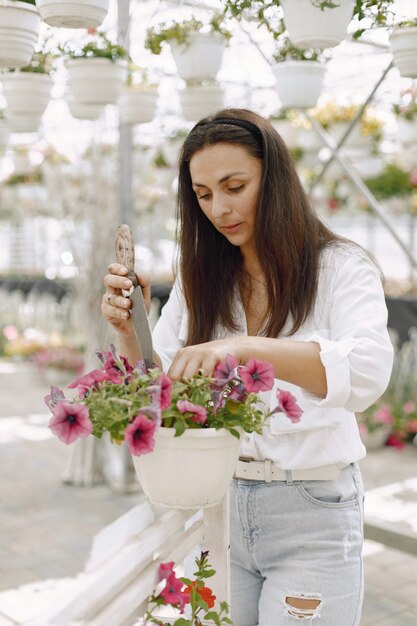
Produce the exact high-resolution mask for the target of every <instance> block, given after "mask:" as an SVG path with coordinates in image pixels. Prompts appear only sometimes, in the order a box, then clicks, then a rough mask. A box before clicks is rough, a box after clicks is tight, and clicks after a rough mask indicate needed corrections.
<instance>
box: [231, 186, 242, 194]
mask: <svg viewBox="0 0 417 626" xmlns="http://www.w3.org/2000/svg"><path fill="white" fill-rule="evenodd" d="M244 186H245V185H239V186H238V187H229V189H228V191H230V192H231V193H238V192H239V191H241V190H242V189H243V187H244Z"/></svg>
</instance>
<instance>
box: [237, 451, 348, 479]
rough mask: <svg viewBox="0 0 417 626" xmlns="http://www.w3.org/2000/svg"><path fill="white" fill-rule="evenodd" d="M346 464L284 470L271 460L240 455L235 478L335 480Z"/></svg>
mask: <svg viewBox="0 0 417 626" xmlns="http://www.w3.org/2000/svg"><path fill="white" fill-rule="evenodd" d="M344 467H347V465H346V464H343V463H340V464H333V465H321V466H320V467H311V468H309V469H295V470H284V469H281V468H280V467H277V466H276V465H275V464H274V463H273V462H272V461H269V460H266V461H254V460H252V459H249V458H245V457H240V458H239V460H238V462H237V466H236V470H235V475H234V477H235V478H244V479H246V480H263V481H265V482H267V483H270V482H271V481H272V480H290V481H293V480H336V479H337V478H338V477H339V474H340V471H341V470H342V469H343V468H344Z"/></svg>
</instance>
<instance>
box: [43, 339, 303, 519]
mask: <svg viewBox="0 0 417 626" xmlns="http://www.w3.org/2000/svg"><path fill="white" fill-rule="evenodd" d="M100 357H101V361H102V364H103V367H102V369H100V370H98V369H97V370H94V371H92V372H89V373H88V374H86V375H84V376H82V377H81V378H78V379H77V380H75V381H74V382H73V383H71V385H69V387H70V388H76V389H77V390H78V395H79V398H78V399H77V401H72V402H69V401H68V400H66V398H65V396H64V394H63V392H62V391H61V390H60V389H58V388H56V387H54V388H51V393H50V395H48V396H47V397H46V398H45V401H46V403H47V405H48V406H49V408H50V409H51V410H52V411H53V416H52V419H51V421H50V424H49V425H50V428H51V429H52V431H53V432H54V433H55V434H56V435H57V436H58V437H59V438H60V439H61V440H62V441H64V442H65V443H67V444H68V443H72V441H74V440H75V439H76V438H78V437H80V436H88V435H89V434H93V435H95V436H96V437H101V436H102V435H103V433H104V432H108V433H109V434H110V438H111V440H112V441H114V442H117V443H121V442H123V441H125V442H126V444H127V447H128V449H129V451H130V452H131V454H132V455H133V461H134V465H135V469H136V472H137V475H138V478H139V481H140V483H141V485H142V488H143V490H144V492H145V494H146V495H147V497H148V498H149V500H150V501H151V502H152V503H154V504H161V505H163V506H170V507H174V508H178V509H181V508H184V509H191V508H201V507H203V506H212V505H214V504H217V503H218V502H220V501H221V500H222V498H223V497H224V494H225V493H226V490H227V488H228V485H229V483H230V481H231V479H232V477H233V473H234V470H235V467H236V463H237V460H238V456H239V446H240V441H239V437H240V434H241V432H242V431H244V432H247V433H251V432H258V433H260V432H261V431H262V427H263V425H264V422H265V420H266V419H267V418H268V417H269V416H270V415H272V414H274V413H277V412H284V413H285V414H286V416H287V417H288V418H289V419H290V420H291V421H292V422H293V423H296V422H299V421H300V417H301V414H302V410H301V408H300V407H299V406H298V405H297V403H296V402H295V399H294V398H293V397H292V396H291V394H290V393H289V392H287V391H280V390H278V391H277V406H276V407H275V408H274V409H273V410H272V411H269V409H268V408H267V407H266V406H265V405H263V403H261V402H260V400H259V397H258V392H259V391H266V390H267V389H271V388H272V386H273V383H274V373H273V368H272V366H270V365H269V364H268V363H263V362H261V361H257V360H256V359H251V360H250V361H249V362H248V363H247V364H246V366H239V365H238V362H237V360H236V359H235V358H234V357H232V356H230V355H228V356H227V357H226V358H225V360H224V361H223V362H222V363H220V364H219V365H218V366H217V368H216V370H215V375H214V377H213V378H210V377H208V376H203V375H201V374H198V375H195V376H193V377H191V378H190V379H187V380H181V381H172V380H170V378H168V376H166V375H165V374H163V373H162V372H161V371H160V370H159V369H158V368H151V369H149V370H148V369H147V368H146V367H145V366H144V363H143V362H139V363H138V364H136V366H135V367H132V366H131V365H130V364H129V363H128V361H127V359H126V358H125V357H119V356H117V354H116V353H115V351H114V348H112V350H111V351H109V352H103V353H100ZM150 452H151V454H148V453H150ZM197 470H198V471H197Z"/></svg>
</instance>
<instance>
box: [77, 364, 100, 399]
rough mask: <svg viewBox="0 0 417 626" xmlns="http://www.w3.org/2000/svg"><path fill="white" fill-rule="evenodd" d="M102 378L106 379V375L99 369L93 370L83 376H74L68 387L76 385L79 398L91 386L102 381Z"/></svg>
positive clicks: (95, 385) (82, 396)
mask: <svg viewBox="0 0 417 626" xmlns="http://www.w3.org/2000/svg"><path fill="white" fill-rule="evenodd" d="M103 380H108V376H107V375H106V374H105V373H104V372H102V371H101V370H93V371H92V372H88V374H84V376H80V377H79V378H76V379H75V380H74V381H73V382H72V383H71V384H70V385H68V387H69V389H75V388H76V387H78V395H79V396H80V398H84V396H85V395H86V393H87V392H88V391H89V390H90V389H91V387H97V385H98V383H101V382H103Z"/></svg>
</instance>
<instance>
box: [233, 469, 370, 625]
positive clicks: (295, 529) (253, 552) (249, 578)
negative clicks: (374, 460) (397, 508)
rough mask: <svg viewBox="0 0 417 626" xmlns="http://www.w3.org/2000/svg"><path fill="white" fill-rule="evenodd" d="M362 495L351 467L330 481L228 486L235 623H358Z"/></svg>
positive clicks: (239, 481)
mask: <svg viewBox="0 0 417 626" xmlns="http://www.w3.org/2000/svg"><path fill="white" fill-rule="evenodd" d="M363 495H364V490H363V484H362V478H361V474H360V470H359V468H358V466H357V465H356V464H351V465H349V466H348V467H346V468H345V469H343V470H342V471H341V473H340V476H339V478H338V479H337V480H334V481H330V480H322V481H294V482H292V481H291V480H287V481H276V482H275V481H274V482H271V483H266V482H260V481H251V480H242V479H235V480H234V481H233V483H232V486H231V493H230V505H231V528H230V534H231V587H232V589H231V596H232V602H231V616H232V619H233V621H234V623H235V626H254V625H256V624H259V626H287V625H288V626H295V624H300V626H301V625H302V626H308V625H309V624H314V625H317V626H359V622H360V615H361V608H362V600H363V566H362V543H363ZM300 598H302V599H304V600H310V603H309V605H310V606H309V608H308V609H306V608H304V609H301V610H300V609H297V608H296V604H293V599H300ZM312 606H314V607H315V608H311V607H312Z"/></svg>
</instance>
